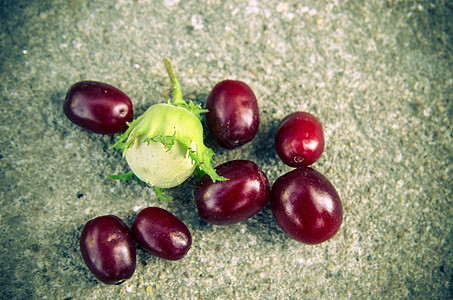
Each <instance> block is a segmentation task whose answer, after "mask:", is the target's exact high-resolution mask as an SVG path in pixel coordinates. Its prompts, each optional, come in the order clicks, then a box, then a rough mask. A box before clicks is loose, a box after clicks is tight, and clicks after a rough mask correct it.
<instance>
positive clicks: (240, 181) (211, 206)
mask: <svg viewBox="0 0 453 300" xmlns="http://www.w3.org/2000/svg"><path fill="white" fill-rule="evenodd" d="M215 169H216V171H217V174H219V175H220V176H224V177H225V178H228V179H229V180H227V181H217V182H215V183H213V182H212V180H211V179H210V178H209V176H204V177H203V178H202V179H201V180H200V181H199V182H198V184H197V186H196V187H195V190H194V197H195V202H196V205H197V208H198V214H199V216H200V217H201V218H202V219H203V220H205V221H206V222H208V223H211V224H215V225H228V224H234V223H238V222H241V221H244V220H247V219H249V218H251V217H252V216H254V215H256V214H257V213H258V212H259V211H261V210H262V209H263V208H264V207H265V206H266V204H267V202H268V200H269V193H270V188H269V182H268V180H267V178H266V176H265V175H264V173H263V172H262V171H261V170H260V169H259V167H258V166H257V165H256V164H255V163H254V162H251V161H248V160H234V161H229V162H226V163H223V164H221V165H219V166H217V167H216V168H215Z"/></svg>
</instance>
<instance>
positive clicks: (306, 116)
mask: <svg viewBox="0 0 453 300" xmlns="http://www.w3.org/2000/svg"><path fill="white" fill-rule="evenodd" d="M275 150H276V151H277V154H278V156H279V157H280V159H281V160H282V161H283V162H284V163H285V164H287V165H288V166H291V167H301V166H309V165H311V164H313V163H314V162H315V161H317V160H318V158H319V157H320V156H321V154H322V152H323V151H324V133H323V129H322V125H321V123H320V122H319V120H318V119H317V118H316V117H315V116H313V115H312V114H310V113H307V112H300V111H299V112H294V113H292V114H290V115H288V116H286V117H285V118H284V119H283V120H282V121H281V123H280V125H279V127H278V129H277V133H276V135H275Z"/></svg>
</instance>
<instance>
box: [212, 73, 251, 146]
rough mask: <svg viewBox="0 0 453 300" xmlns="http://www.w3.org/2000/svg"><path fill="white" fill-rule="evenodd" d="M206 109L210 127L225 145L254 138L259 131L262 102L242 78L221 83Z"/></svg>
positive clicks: (220, 142)
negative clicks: (260, 104) (258, 100)
mask: <svg viewBox="0 0 453 300" xmlns="http://www.w3.org/2000/svg"><path fill="white" fill-rule="evenodd" d="M206 109H207V110H208V112H207V113H206V124H207V125H208V129H209V131H210V132H211V135H212V136H213V138H214V139H215V140H216V141H217V142H218V144H219V145H220V146H221V147H223V148H225V149H234V148H237V147H239V146H242V145H244V144H245V143H248V142H250V141H251V140H252V139H253V138H254V137H255V135H256V133H257V132H258V127H259V124H260V118H259V109H258V102H257V101H256V97H255V94H254V93H253V91H252V90H251V88H250V87H249V86H248V85H247V84H246V83H244V82H242V81H237V80H224V81H221V82H219V83H217V84H216V86H215V87H214V88H213V89H212V91H211V93H210V94H209V96H208V99H207V101H206Z"/></svg>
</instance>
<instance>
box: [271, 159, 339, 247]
mask: <svg viewBox="0 0 453 300" xmlns="http://www.w3.org/2000/svg"><path fill="white" fill-rule="evenodd" d="M270 202H271V209H272V213H273V215H274V218H275V220H276V221H277V223H278V225H279V226H280V227H281V228H282V230H283V231H284V232H285V233H286V234H287V235H288V236H290V237H291V238H293V239H295V240H297V241H299V242H301V243H305V244H319V243H322V242H324V241H326V240H328V239H330V238H332V237H333V236H334V235H335V234H336V233H337V232H338V230H339V228H340V226H341V223H342V220H343V208H342V205H341V200H340V197H339V196H338V193H337V191H336V190H335V188H334V186H333V185H332V184H331V183H330V181H329V180H328V179H327V178H326V177H324V175H322V174H321V173H320V172H318V171H316V170H314V169H312V168H309V167H300V168H297V169H295V170H293V171H291V172H289V173H286V174H285V175H283V176H281V177H280V178H278V179H277V180H276V181H275V183H274V184H273V186H272V190H271V200H270Z"/></svg>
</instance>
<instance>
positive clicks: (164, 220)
mask: <svg viewBox="0 0 453 300" xmlns="http://www.w3.org/2000/svg"><path fill="white" fill-rule="evenodd" d="M131 231H132V235H133V236H134V238H135V240H136V241H137V243H138V244H139V245H140V246H141V247H142V248H143V249H144V250H146V251H148V252H149V253H151V254H153V255H155V256H157V257H160V258H163V259H167V260H178V259H181V258H183V257H184V256H185V255H186V253H187V252H188V251H189V249H190V246H191V245H192V235H191V234H190V231H189V229H188V228H187V226H186V225H185V224H184V223H183V222H182V221H181V220H179V219H178V218H177V217H175V216H174V215H173V214H172V213H170V212H168V211H166V210H165V209H162V208H159V207H148V208H145V209H143V210H141V211H140V212H139V213H138V215H137V217H136V218H135V220H134V222H133V223H132V226H131Z"/></svg>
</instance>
